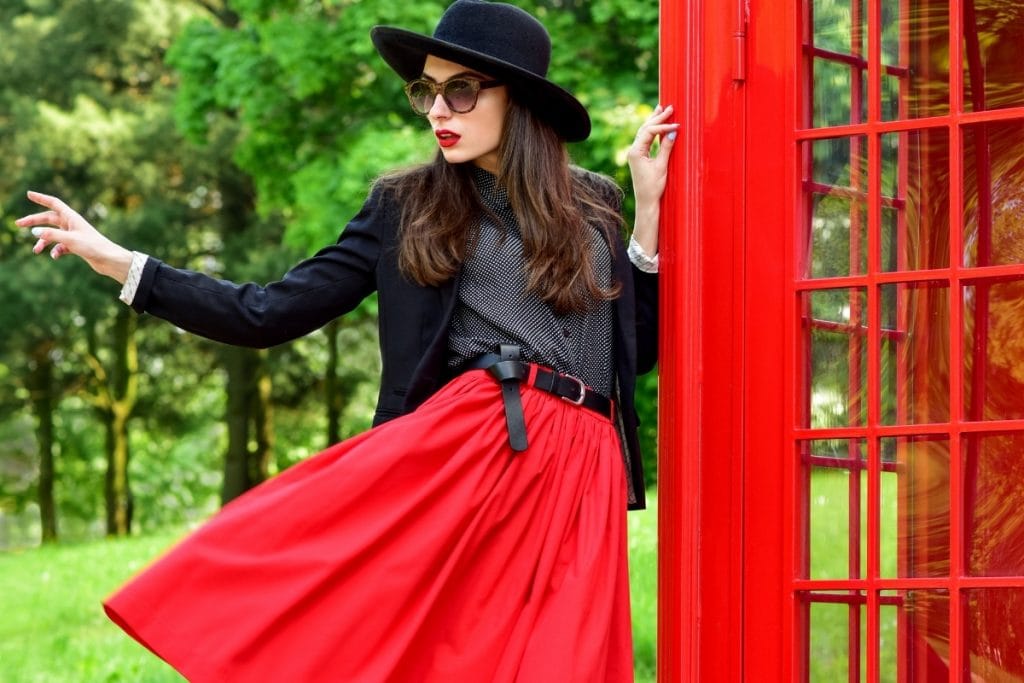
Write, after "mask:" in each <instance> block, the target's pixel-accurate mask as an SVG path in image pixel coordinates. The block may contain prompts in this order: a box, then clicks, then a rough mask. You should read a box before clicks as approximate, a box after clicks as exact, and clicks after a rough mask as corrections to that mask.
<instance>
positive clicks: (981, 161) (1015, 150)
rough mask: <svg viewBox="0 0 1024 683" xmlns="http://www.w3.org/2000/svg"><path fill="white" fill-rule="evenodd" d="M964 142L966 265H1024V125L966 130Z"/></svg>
mask: <svg viewBox="0 0 1024 683" xmlns="http://www.w3.org/2000/svg"><path fill="white" fill-rule="evenodd" d="M1022 78H1024V76H1022ZM1017 88H1018V90H1020V91H1022V92H1024V87H1021V86H1020V84H1018V85H1017ZM963 138H964V162H963V167H964V245H963V254H964V265H966V266H998V265H1004V264H1009V263H1024V240H1022V239H1021V236H1022V235H1024V211H1022V210H1021V208H1022V206H1024V121H1019V120H1018V121H998V122H991V123H983V124H975V125H971V126H964V129H963Z"/></svg>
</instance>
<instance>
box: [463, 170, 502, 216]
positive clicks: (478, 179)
mask: <svg viewBox="0 0 1024 683" xmlns="http://www.w3.org/2000/svg"><path fill="white" fill-rule="evenodd" d="M472 172H473V184H474V185H476V190H477V192H479V193H480V199H481V200H483V203H484V206H486V207H487V208H488V209H490V210H491V211H494V212H498V211H500V210H502V209H505V208H507V207H508V205H509V202H508V193H507V192H506V191H505V188H504V187H502V186H501V185H500V184H499V183H498V177H497V176H496V175H494V174H493V173H491V172H490V171H485V170H484V169H482V168H480V167H479V166H476V165H473V170H472Z"/></svg>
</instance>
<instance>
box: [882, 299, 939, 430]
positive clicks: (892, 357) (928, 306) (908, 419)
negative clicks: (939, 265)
mask: <svg viewBox="0 0 1024 683" xmlns="http://www.w3.org/2000/svg"><path fill="white" fill-rule="evenodd" d="M880 303H881V314H882V317H881V321H882V335H881V345H882V348H881V355H880V357H879V369H880V373H881V378H880V379H881V394H882V395H881V415H880V422H881V423H882V424H921V423H928V422H948V421H949V287H947V286H945V283H937V282H900V283H897V284H891V285H883V286H882V287H881V290H880Z"/></svg>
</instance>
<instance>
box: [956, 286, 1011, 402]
mask: <svg viewBox="0 0 1024 683" xmlns="http://www.w3.org/2000/svg"><path fill="white" fill-rule="evenodd" d="M963 324H964V337H963V359H962V365H963V368H964V376H963V389H964V391H963V393H964V415H965V417H966V418H967V419H968V420H972V421H980V420H1020V419H1024V401H1022V400H1021V396H1024V333H1022V331H1024V280H1011V281H1009V282H990V283H981V284H978V285H975V286H973V287H970V286H969V287H964V302H963Z"/></svg>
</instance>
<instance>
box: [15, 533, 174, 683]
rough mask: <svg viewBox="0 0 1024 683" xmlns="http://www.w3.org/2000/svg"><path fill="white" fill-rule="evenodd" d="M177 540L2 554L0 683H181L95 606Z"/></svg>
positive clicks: (157, 537)
mask: <svg viewBox="0 0 1024 683" xmlns="http://www.w3.org/2000/svg"><path fill="white" fill-rule="evenodd" d="M176 535H180V532H178V533H176V534H170V533H165V534H162V535H154V536H147V537H144V538H132V539H126V540H120V541H96V542H92V543H84V544H80V545H66V546H56V547H43V548H36V549H32V550H25V551H20V552H13V553H6V554H0V614H2V615H3V617H2V619H0V681H5V683H57V682H59V683H71V682H74V683H92V682H93V681H125V682H129V681H130V682H131V683H161V682H164V681H167V682H170V681H175V682H179V683H180V681H183V680H184V679H183V678H182V677H181V676H178V675H177V674H176V673H175V672H174V671H173V670H171V669H170V667H168V666H167V665H165V664H164V663H163V662H161V661H160V660H159V659H157V658H156V657H154V656H153V655H151V654H150V653H149V652H148V651H147V650H145V649H144V648H142V647H141V646H140V645H138V644H136V643H135V641H133V640H132V639H130V638H128V637H127V636H125V635H124V634H123V633H122V632H121V630H120V629H118V628H117V627H116V626H114V624H113V623H112V622H110V621H109V620H108V619H107V618H106V616H105V615H104V614H103V609H102V607H101V606H100V602H101V601H102V600H103V598H105V597H106V596H107V594H108V593H110V592H111V591H113V590H114V589H115V588H116V587H117V586H118V585H120V583H122V582H123V581H124V579H125V578H126V577H127V576H128V575H130V574H131V573H132V572H134V571H135V570H137V569H139V568H140V567H142V566H143V563H144V562H146V561H148V560H149V559H150V558H152V557H154V556H155V555H157V554H158V553H159V552H160V551H161V550H163V549H164V548H166V547H167V546H168V545H169V544H170V543H171V542H172V541H173V540H174V538H175V536H176Z"/></svg>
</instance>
